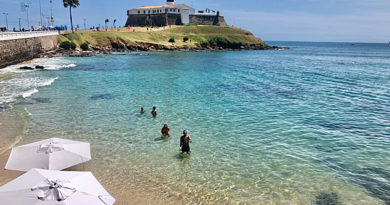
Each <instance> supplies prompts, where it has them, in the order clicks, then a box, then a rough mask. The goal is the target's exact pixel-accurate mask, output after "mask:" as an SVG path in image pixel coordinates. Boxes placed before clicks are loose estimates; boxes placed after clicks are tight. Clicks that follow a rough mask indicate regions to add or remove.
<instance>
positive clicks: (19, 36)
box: [0, 31, 59, 41]
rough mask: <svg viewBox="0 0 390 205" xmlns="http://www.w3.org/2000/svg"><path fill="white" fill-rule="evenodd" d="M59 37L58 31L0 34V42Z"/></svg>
mask: <svg viewBox="0 0 390 205" xmlns="http://www.w3.org/2000/svg"><path fill="white" fill-rule="evenodd" d="M55 35H59V32H58V31H31V32H29V31H27V32H0V41H7V40H15V39H23V38H34V37H42V36H55Z"/></svg>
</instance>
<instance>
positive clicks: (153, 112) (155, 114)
mask: <svg viewBox="0 0 390 205" xmlns="http://www.w3.org/2000/svg"><path fill="white" fill-rule="evenodd" d="M150 113H152V115H153V117H156V116H157V111H156V106H154V107H153V110H152V112H150Z"/></svg>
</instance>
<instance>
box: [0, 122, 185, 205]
mask: <svg viewBox="0 0 390 205" xmlns="http://www.w3.org/2000/svg"><path fill="white" fill-rule="evenodd" d="M3 124H4V123H3ZM6 131H7V129H4V127H2V129H1V132H0V139H4V137H5V134H6V133H7V132H6ZM7 137H9V135H7ZM30 140H31V139H28V140H26V139H23V138H22V139H21V141H20V143H18V144H16V146H18V145H22V144H25V143H29V142H28V141H30ZM10 152H11V150H10V149H8V150H6V151H5V152H4V153H2V154H0V167H1V169H0V186H2V185H4V184H7V183H8V182H10V181H12V180H13V179H16V178H17V177H19V176H21V175H22V174H24V172H20V171H13V170H5V169H4V167H5V165H6V163H7V160H8V157H9V155H10ZM96 163H99V160H96V159H95V160H94V159H92V160H91V161H90V162H87V163H84V164H81V165H77V166H74V167H71V168H68V169H66V170H64V171H92V173H93V174H94V175H95V176H96V177H97V179H98V180H99V181H100V182H101V184H102V185H103V186H104V187H105V189H106V190H107V191H108V192H109V193H110V194H111V195H112V196H113V197H114V198H115V199H116V203H115V204H116V205H133V204H134V205H135V204H141V205H142V204H145V205H146V204H157V205H159V204H161V205H163V204H183V203H184V204H185V203H186V200H184V199H182V198H181V197H178V196H175V195H172V194H169V193H167V192H165V191H164V190H156V189H155V188H156V187H157V186H154V185H153V184H148V183H147V182H145V181H143V180H142V179H141V178H137V176H136V175H137V173H131V172H129V173H126V175H127V176H128V178H124V179H122V180H114V181H112V180H107V179H109V178H110V177H107V176H106V175H107V172H105V170H100V171H99V170H93V167H94V166H96V165H95V164H96ZM121 175H122V176H124V174H123V173H122V174H121ZM123 184H126V185H127V186H126V188H127V189H123V188H119V187H123ZM141 184H142V185H141Z"/></svg>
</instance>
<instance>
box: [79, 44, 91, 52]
mask: <svg viewBox="0 0 390 205" xmlns="http://www.w3.org/2000/svg"><path fill="white" fill-rule="evenodd" d="M80 48H81V49H83V51H86V50H88V49H89V46H88V43H82V44H81V45H80Z"/></svg>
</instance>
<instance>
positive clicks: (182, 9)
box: [127, 0, 195, 15]
mask: <svg viewBox="0 0 390 205" xmlns="http://www.w3.org/2000/svg"><path fill="white" fill-rule="evenodd" d="M186 10H188V12H187V11H186ZM165 13H169V14H183V13H184V14H185V13H188V14H195V9H194V8H192V7H190V6H187V5H185V4H175V3H174V0H167V4H166V5H161V6H142V7H139V8H134V9H130V10H128V11H127V14H133V15H134V14H165Z"/></svg>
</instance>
